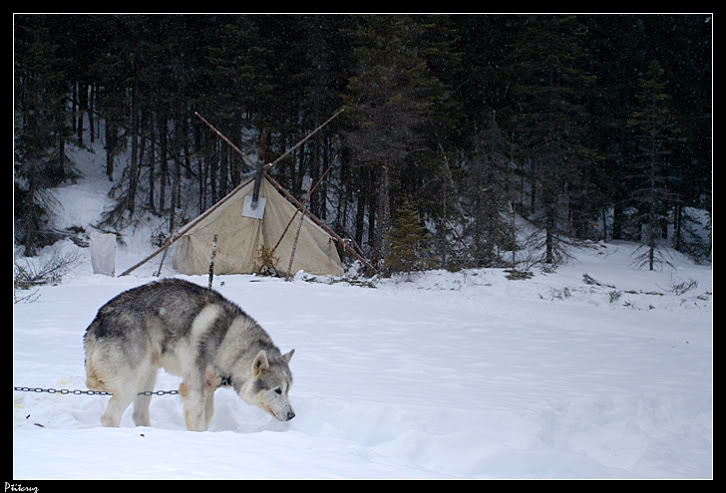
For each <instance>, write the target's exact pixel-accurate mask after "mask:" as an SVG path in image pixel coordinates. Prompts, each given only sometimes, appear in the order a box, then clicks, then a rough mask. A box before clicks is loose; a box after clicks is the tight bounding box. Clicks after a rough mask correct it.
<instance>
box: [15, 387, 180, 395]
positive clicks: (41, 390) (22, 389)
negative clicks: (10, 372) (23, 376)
mask: <svg viewBox="0 0 726 493" xmlns="http://www.w3.org/2000/svg"><path fill="white" fill-rule="evenodd" d="M13 390H15V391H16V392H35V393H37V394H41V393H48V394H61V395H68V394H72V395H113V392H106V391H105V390H80V389H74V390H71V389H54V388H47V389H44V388H40V387H13ZM177 394H179V391H178V390H157V391H153V390H146V391H144V392H139V393H138V394H137V395H145V396H147V397H151V396H152V395H177Z"/></svg>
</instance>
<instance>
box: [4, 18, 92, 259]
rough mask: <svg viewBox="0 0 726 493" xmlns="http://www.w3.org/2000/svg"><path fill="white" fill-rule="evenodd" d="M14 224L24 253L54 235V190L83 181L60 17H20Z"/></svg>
mask: <svg viewBox="0 0 726 493" xmlns="http://www.w3.org/2000/svg"><path fill="white" fill-rule="evenodd" d="M15 20H16V23H15V50H16V51H15V53H16V56H15V76H14V80H15V136H14V141H15V163H14V179H15V193H16V197H15V226H16V228H17V232H18V234H19V235H20V243H22V244H23V245H25V255H27V256H34V255H35V254H36V249H37V248H38V247H40V246H44V245H46V244H49V243H52V242H53V241H55V239H56V238H55V237H54V235H53V234H52V232H51V231H49V230H48V228H47V223H48V221H49V220H50V219H51V216H52V213H53V209H54V206H55V205H57V204H54V203H53V201H52V199H51V197H50V196H49V195H48V194H47V193H46V190H47V189H48V188H50V187H54V186H58V185H59V184H61V183H63V182H64V181H66V180H75V179H76V178H78V177H79V174H78V172H77V170H76V169H75V167H74V164H73V163H72V162H71V161H70V159H69V158H68V156H67V155H66V144H67V143H69V142H71V140H72V132H71V129H70V128H69V125H68V121H67V118H66V117H67V112H66V97H67V95H68V87H69V86H68V84H67V83H66V78H65V74H64V72H63V63H64V59H63V58H62V57H61V55H60V54H59V50H58V44H57V43H55V42H54V38H53V31H54V28H55V27H56V23H57V22H58V21H59V20H61V19H60V18H59V17H58V16H33V15H24V16H17V17H16V18H15Z"/></svg>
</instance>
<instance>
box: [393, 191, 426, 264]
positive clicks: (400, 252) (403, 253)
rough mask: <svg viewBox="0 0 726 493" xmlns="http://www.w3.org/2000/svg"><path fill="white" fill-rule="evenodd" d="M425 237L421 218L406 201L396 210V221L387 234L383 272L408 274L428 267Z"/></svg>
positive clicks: (424, 228)
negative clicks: (387, 244)
mask: <svg viewBox="0 0 726 493" xmlns="http://www.w3.org/2000/svg"><path fill="white" fill-rule="evenodd" d="M427 236H428V234H427V230H426V227H425V226H424V225H423V223H422V222H421V217H420V216H419V215H418V212H417V211H416V209H415V207H414V206H413V205H412V204H411V202H409V201H408V200H406V201H405V202H404V203H403V205H401V207H400V208H399V209H398V218H397V221H396V222H395V225H394V226H393V228H392V229H391V231H390V233H388V242H389V244H390V247H389V250H388V253H387V255H386V258H385V263H384V266H385V267H384V272H386V273H396V272H403V273H408V274H410V273H411V272H414V271H419V270H424V269H426V268H427V267H428V266H429V265H430V262H429V252H428V250H427V248H426V240H427Z"/></svg>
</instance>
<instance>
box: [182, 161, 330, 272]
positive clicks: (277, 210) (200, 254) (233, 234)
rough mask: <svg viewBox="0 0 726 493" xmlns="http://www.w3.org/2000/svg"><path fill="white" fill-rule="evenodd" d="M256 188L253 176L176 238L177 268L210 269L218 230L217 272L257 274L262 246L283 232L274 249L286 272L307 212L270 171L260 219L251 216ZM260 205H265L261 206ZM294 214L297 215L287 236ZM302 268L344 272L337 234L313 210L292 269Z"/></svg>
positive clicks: (262, 188) (262, 186) (264, 181)
mask: <svg viewBox="0 0 726 493" xmlns="http://www.w3.org/2000/svg"><path fill="white" fill-rule="evenodd" d="M253 188H254V180H251V181H250V182H248V183H247V184H245V185H243V186H242V187H240V188H238V189H237V190H235V191H234V192H232V193H231V194H230V195H229V196H227V197H225V199H223V201H220V203H221V205H220V206H219V207H217V208H216V209H214V211H213V212H211V213H210V214H209V215H207V216H206V217H204V218H203V219H202V220H200V221H199V222H197V223H196V224H195V225H194V226H193V227H191V228H189V229H188V231H185V232H184V233H183V234H182V235H181V237H180V238H179V239H178V240H177V242H176V243H177V249H176V253H175V255H174V260H173V265H174V269H175V270H176V271H177V272H179V273H181V274H188V275H195V274H206V273H207V272H208V270H209V258H210V255H211V251H212V241H213V238H214V235H215V234H217V235H218V238H217V250H216V258H215V263H214V272H215V273H216V274H249V273H254V272H255V271H256V267H257V266H256V265H255V264H256V262H255V258H256V257H257V255H258V252H259V249H260V246H262V245H265V246H266V247H268V248H272V247H274V246H275V244H276V243H277V242H278V240H280V238H281V237H282V241H280V244H279V245H278V246H277V248H276V250H275V256H276V257H278V258H279V262H278V264H277V268H278V270H279V271H281V272H286V271H287V267H288V263H289V261H290V255H291V253H292V249H293V242H294V240H295V236H296V234H297V228H298V226H299V224H300V219H301V217H302V214H300V213H299V211H298V209H297V208H296V207H295V206H294V205H292V204H291V203H290V202H289V201H288V200H287V199H286V198H285V197H283V196H282V194H281V193H280V192H278V190H277V189H276V188H275V186H273V184H272V183H271V182H270V180H269V179H268V177H267V175H266V174H265V175H263V177H262V180H261V183H260V192H259V196H260V200H259V205H258V210H257V212H259V215H261V219H257V218H254V217H250V214H249V213H250V210H249V198H251V196H252V192H253ZM246 200H247V202H248V204H247V210H245V201H246ZM260 208H263V209H262V210H261V211H260V210H259V209H260ZM296 212H298V213H297V214H296V215H295V213H296ZM251 215H255V214H251ZM293 215H295V219H294V220H293V222H292V224H291V225H290V227H289V229H288V230H287V232H286V233H285V234H284V236H283V232H284V231H285V228H286V227H287V226H288V223H289V222H290V219H291V218H292V217H293ZM299 270H304V271H305V272H309V273H311V274H325V275H343V267H342V264H341V261H340V257H339V256H338V251H337V250H336V248H335V243H334V240H333V238H332V237H331V236H330V235H329V234H328V233H327V232H326V231H324V230H323V229H322V228H321V227H320V226H318V225H317V224H315V223H314V222H313V221H312V220H311V219H310V217H308V215H306V216H305V219H304V222H303V225H302V228H301V230H300V236H299V238H298V242H297V246H296V248H295V257H294V260H293V265H292V270H291V272H292V273H295V272H297V271H299Z"/></svg>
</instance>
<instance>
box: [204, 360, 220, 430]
mask: <svg viewBox="0 0 726 493" xmlns="http://www.w3.org/2000/svg"><path fill="white" fill-rule="evenodd" d="M221 382H222V379H221V378H219V376H217V375H216V374H215V373H214V372H213V371H211V370H207V375H206V379H205V381H204V393H205V396H204V399H205V403H204V414H205V417H206V423H207V428H209V423H211V422H212V416H214V392H215V391H216V390H217V389H218V388H219V386H220V385H221Z"/></svg>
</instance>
